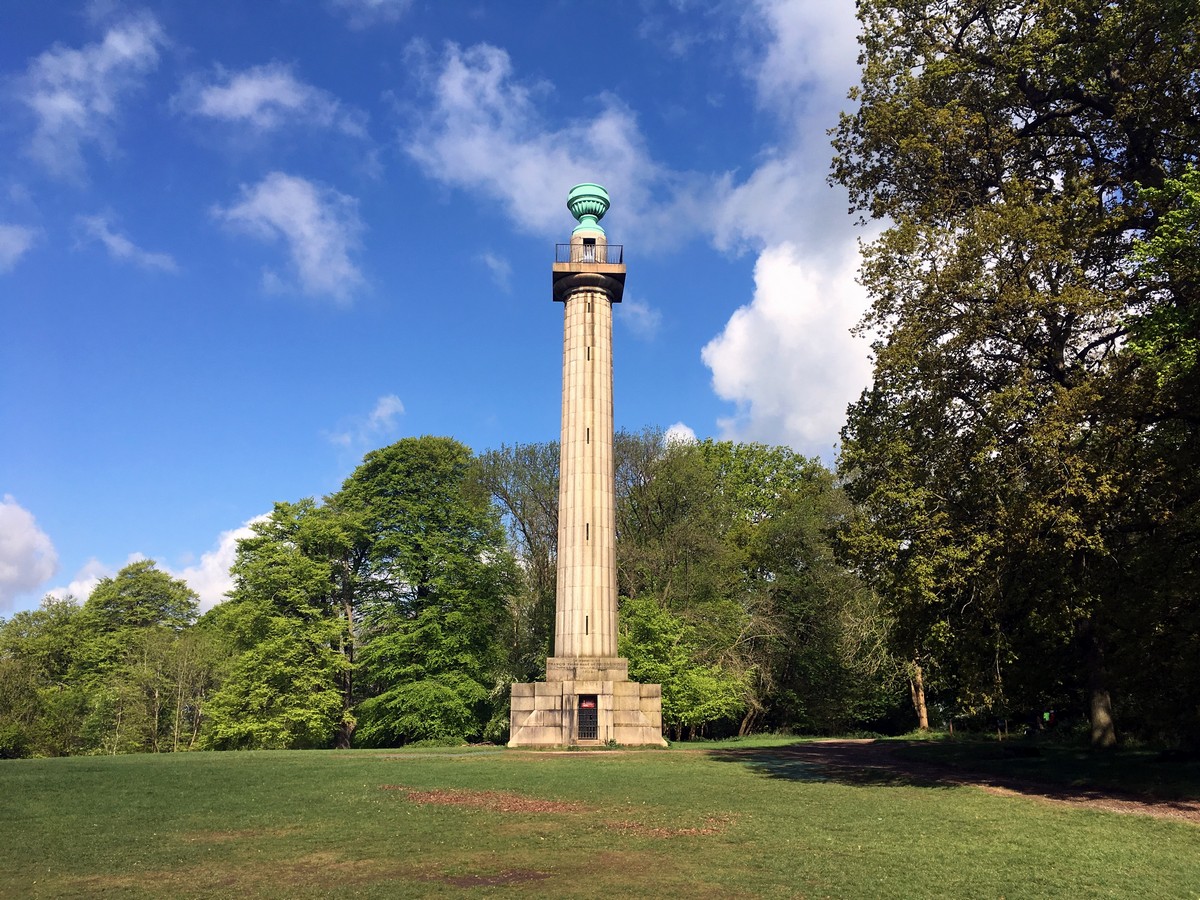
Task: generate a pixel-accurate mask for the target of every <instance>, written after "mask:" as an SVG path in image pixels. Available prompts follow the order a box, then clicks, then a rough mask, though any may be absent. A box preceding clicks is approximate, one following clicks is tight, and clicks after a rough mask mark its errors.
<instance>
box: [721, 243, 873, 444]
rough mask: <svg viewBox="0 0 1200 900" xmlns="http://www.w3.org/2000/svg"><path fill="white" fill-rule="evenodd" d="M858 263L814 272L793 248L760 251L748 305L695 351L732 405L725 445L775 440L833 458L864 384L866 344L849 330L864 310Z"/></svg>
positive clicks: (724, 423) (846, 261)
mask: <svg viewBox="0 0 1200 900" xmlns="http://www.w3.org/2000/svg"><path fill="white" fill-rule="evenodd" d="M857 264H858V259H857V256H855V255H853V254H848V255H846V256H845V257H843V258H842V259H841V260H840V265H831V266H827V267H824V268H817V267H815V266H813V265H812V264H811V263H810V262H809V261H807V260H806V259H804V257H803V256H802V255H801V254H800V252H799V251H798V250H797V249H796V247H794V246H792V245H791V244H781V245H779V246H775V247H770V248H768V249H767V250H765V251H764V252H763V253H762V255H761V256H759V258H758V262H757V264H756V265H755V268H754V282H755V290H754V299H753V301H752V302H751V303H750V304H749V305H748V306H743V307H741V308H740V309H738V310H737V311H736V312H735V313H734V314H733V316H732V317H731V318H730V319H729V322H728V323H727V324H726V325H725V329H724V330H723V331H722V332H721V334H719V335H718V336H717V337H715V338H713V339H712V340H711V341H710V342H709V343H708V344H707V345H706V346H705V347H704V349H703V351H701V358H702V359H703V360H704V363H705V364H706V365H707V366H708V367H709V368H710V369H712V373H713V389H714V390H715V391H716V393H717V395H718V396H719V397H721V398H722V399H725V400H729V401H732V402H733V403H735V404H736V407H737V414H736V415H735V416H733V417H730V418H727V419H723V420H721V421H720V423H719V424H720V426H721V428H722V431H723V433H724V436H725V437H728V438H735V439H748V440H756V441H764V442H774V441H780V442H783V443H786V444H790V445H791V446H793V447H796V448H797V449H799V450H801V451H802V452H805V453H809V454H819V455H821V456H823V457H825V458H826V459H829V458H831V456H832V449H833V443H834V441H835V440H836V436H837V433H838V431H839V429H840V427H841V425H842V422H843V420H844V418H845V412H846V405H847V404H848V403H849V402H850V401H852V400H853V399H855V397H856V396H857V395H858V393H859V392H860V391H861V390H862V388H863V387H865V386H866V384H867V382H868V381H869V377H870V364H869V362H868V359H867V351H866V348H865V346H864V344H865V342H864V341H862V340H861V339H859V338H855V337H853V336H852V335H851V334H850V333H849V331H850V328H851V327H852V326H853V325H854V324H855V323H856V322H857V321H858V319H859V317H860V315H861V313H862V311H863V309H864V308H865V305H866V299H865V297H864V296H863V291H862V288H861V287H859V286H858V284H856V283H855V280H854V270H855V268H856V267H857Z"/></svg>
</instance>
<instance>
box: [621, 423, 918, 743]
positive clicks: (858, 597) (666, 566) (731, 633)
mask: <svg viewBox="0 0 1200 900" xmlns="http://www.w3.org/2000/svg"><path fill="white" fill-rule="evenodd" d="M639 445H640V446H639ZM656 446H657V449H653V448H655V447H656ZM618 447H621V448H622V452H621V455H620V456H619V457H618V459H619V460H620V461H621V464H620V466H619V468H618V473H619V474H618V507H617V519H618V521H617V529H618V544H617V564H618V570H619V571H618V576H619V582H620V586H621V591H622V593H623V594H624V595H625V596H629V597H637V598H639V600H638V602H635V603H634V605H633V606H632V607H631V609H632V610H633V614H634V615H635V616H639V615H641V614H642V613H643V612H644V609H643V608H642V607H640V606H639V605H638V604H639V603H640V602H643V601H646V600H647V599H648V598H653V600H654V601H657V603H658V605H659V607H660V608H661V611H662V613H663V615H669V616H671V617H674V619H675V620H677V621H678V623H679V627H682V628H683V629H685V633H686V635H687V638H686V640H684V641H682V642H681V643H680V644H679V645H678V646H676V648H675V650H674V651H673V652H674V653H675V654H676V658H677V656H678V654H679V653H680V652H681V651H680V647H683V648H685V650H686V653H687V654H688V657H689V662H688V665H689V666H690V670H691V671H692V672H693V673H694V674H695V679H696V681H695V683H694V685H695V690H694V691H693V692H692V696H693V699H692V700H690V701H688V702H689V703H691V704H692V707H691V708H692V709H696V710H704V711H705V712H704V714H703V715H697V714H696V713H695V712H688V713H687V714H686V718H684V717H683V716H684V713H683V710H684V709H685V708H688V707H687V704H686V703H683V702H682V698H683V697H685V696H688V692H689V691H691V690H692V689H691V688H689V689H686V690H685V689H684V687H683V686H682V681H681V680H680V676H679V675H675V674H673V675H672V676H671V678H672V679H673V681H674V683H677V684H679V685H680V687H679V689H678V693H677V695H676V696H678V697H679V698H681V701H680V706H679V711H678V712H673V715H676V716H679V718H677V719H675V720H674V721H675V722H677V723H678V724H681V725H687V726H688V728H689V729H691V728H693V727H696V726H702V725H703V724H705V723H712V722H716V721H719V720H720V719H723V718H726V717H728V716H729V715H731V713H732V709H733V708H732V706H731V705H730V704H728V703H726V702H725V701H724V700H721V701H720V702H716V703H712V704H708V703H706V702H704V701H703V700H702V699H700V698H701V697H702V695H703V694H704V692H705V691H708V692H712V693H714V694H715V695H717V696H721V697H724V696H725V693H726V691H727V690H728V685H729V684H732V683H736V684H740V685H741V686H742V693H741V707H742V713H741V721H740V722H739V723H738V725H737V727H738V728H739V730H740V731H742V732H749V731H752V730H755V729H758V728H764V727H765V728H777V729H797V730H800V729H802V730H810V731H812V730H816V731H836V730H838V729H840V728H844V727H846V725H847V724H848V723H850V722H854V721H862V720H864V719H866V720H870V719H872V718H875V717H876V716H877V715H879V714H880V713H881V712H883V711H885V710H886V709H887V708H888V707H889V706H891V705H892V704H893V703H894V698H895V696H896V692H895V687H896V685H895V682H894V679H893V678H892V677H891V676H892V673H893V672H894V669H895V666H894V664H893V663H892V662H891V660H890V657H889V656H888V654H887V653H886V651H885V650H884V649H883V647H882V643H883V633H884V631H885V629H886V624H887V623H886V621H885V620H884V619H883V617H882V616H881V615H879V612H878V610H877V607H876V603H875V598H874V597H873V596H872V595H871V594H870V592H868V591H867V590H866V589H865V588H864V587H863V586H862V584H861V583H860V582H859V580H858V579H857V577H856V576H854V575H853V574H852V573H851V572H849V571H847V570H846V569H845V568H844V567H843V566H842V565H841V564H840V563H839V562H838V561H837V559H836V558H835V556H834V552H833V537H832V532H833V529H834V528H835V527H836V526H837V525H838V524H839V523H841V522H842V521H844V520H845V519H846V518H847V517H849V516H851V515H852V514H853V510H852V509H851V508H850V506H849V505H848V503H847V502H846V500H845V498H844V497H843V496H842V495H841V492H840V490H839V489H838V488H837V487H836V485H835V484H834V481H833V477H832V475H831V473H829V472H828V471H827V470H826V469H825V468H824V467H823V466H821V465H820V463H818V462H817V461H815V460H809V459H805V458H804V457H803V456H800V455H798V454H796V453H794V452H793V451H791V450H789V449H787V448H786V447H766V446H763V445H759V444H733V443H729V442H713V441H705V442H701V443H698V444H673V445H670V446H663V444H662V442H661V437H660V436H658V435H656V434H654V433H649V434H646V435H642V436H640V438H635V437H633V436H628V435H626V436H624V437H623V439H622V441H619V442H618ZM627 605H628V601H627ZM623 615H625V613H623ZM653 621H654V619H653V617H651V618H650V619H648V622H653ZM658 621H659V622H660V623H661V624H660V625H659V626H657V627H656V628H651V629H649V630H646V631H642V630H640V628H639V630H638V631H636V632H634V631H630V632H628V633H627V635H626V644H625V646H626V648H627V649H626V650H623V652H626V653H628V655H629V656H630V658H631V660H633V659H634V658H645V659H646V660H647V661H650V660H657V661H659V662H660V663H661V664H665V669H664V671H667V672H671V671H672V664H671V663H668V658H669V657H667V656H664V655H663V651H662V648H661V647H660V646H656V644H655V641H656V640H657V638H655V637H654V635H655V634H656V633H658V632H659V631H661V628H662V627H665V625H666V624H667V623H668V622H669V620H667V619H660V620H658ZM622 627H623V628H624V626H622ZM666 633H670V630H669V629H668V631H667V632H666ZM643 640H645V641H648V642H649V643H648V646H647V647H646V649H645V650H640V649H639V648H638V644H639V643H640V642H641V641H643ZM679 664H680V665H682V663H679ZM664 677H665V676H664ZM647 678H648V676H647ZM710 678H711V679H712V680H710V681H708V682H707V683H706V684H704V686H703V690H701V689H700V685H701V682H703V681H705V679H710ZM663 683H664V691H665V690H666V687H665V685H666V682H663ZM672 702H674V701H672ZM666 703H667V699H666V697H665V696H664V704H666Z"/></svg>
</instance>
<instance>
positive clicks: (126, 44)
mask: <svg viewBox="0 0 1200 900" xmlns="http://www.w3.org/2000/svg"><path fill="white" fill-rule="evenodd" d="M164 42H165V37H164V35H163V31H162V29H161V28H160V27H159V24H158V22H157V21H156V20H155V19H154V17H153V16H150V15H142V16H139V17H136V18H133V19H130V20H128V21H126V22H124V23H122V24H121V25H117V26H115V27H113V28H111V29H110V30H109V31H108V33H107V34H105V36H104V39H103V40H102V41H100V42H99V43H95V44H88V45H86V46H84V47H83V48H81V49H78V50H75V49H71V48H69V47H61V46H56V47H54V48H52V49H50V50H47V51H46V52H44V53H42V54H41V55H40V56H39V57H38V58H37V59H35V60H34V61H33V62H32V63H30V64H29V68H28V69H27V70H26V72H25V75H24V76H23V77H22V78H20V79H19V80H18V82H17V96H18V98H19V99H20V101H21V102H22V103H24V104H25V105H26V106H27V107H28V108H29V109H30V111H31V112H32V113H33V115H34V118H35V119H36V122H37V124H36V127H35V129H34V133H33V136H32V138H31V139H30V142H29V146H28V148H27V152H28V154H29V155H30V156H31V157H32V158H33V159H34V160H35V161H36V162H38V163H39V164H40V165H41V166H43V167H44V168H45V169H46V170H47V171H48V172H50V173H51V174H52V175H54V176H56V177H60V178H71V179H80V178H82V176H83V172H84V159H83V151H84V147H85V146H87V145H89V144H95V145H98V146H99V147H100V148H101V149H102V150H105V151H111V150H112V149H113V137H112V129H113V125H114V124H115V122H116V120H117V118H118V116H119V114H120V106H121V102H122V100H123V99H124V97H125V96H126V95H127V94H128V93H129V92H130V91H131V90H133V89H134V88H136V87H137V86H138V84H139V83H140V77H141V76H143V75H144V74H145V73H146V72H149V71H150V70H152V69H154V67H155V66H157V65H158V51H159V47H160V46H161V45H162V44H163V43H164Z"/></svg>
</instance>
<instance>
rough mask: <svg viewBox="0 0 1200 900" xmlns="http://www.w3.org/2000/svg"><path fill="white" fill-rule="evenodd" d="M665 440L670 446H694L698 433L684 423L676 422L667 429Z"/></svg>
mask: <svg viewBox="0 0 1200 900" xmlns="http://www.w3.org/2000/svg"><path fill="white" fill-rule="evenodd" d="M663 439H664V440H665V441H666V442H667V443H668V444H694V443H696V432H695V431H693V430H692V429H691V428H689V427H688V426H687V425H685V424H683V422H676V423H675V424H674V425H672V426H671V427H670V428H668V429H667V431H666V433H665V434H664V435H663Z"/></svg>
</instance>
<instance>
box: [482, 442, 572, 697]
mask: <svg viewBox="0 0 1200 900" xmlns="http://www.w3.org/2000/svg"><path fill="white" fill-rule="evenodd" d="M558 465H559V448H558V442H557V441H549V442H546V443H541V444H516V445H514V446H512V447H507V446H504V447H501V448H500V449H499V450H489V451H488V452H486V453H484V454H483V455H482V456H480V457H479V459H478V461H477V465H476V477H477V478H478V479H479V483H480V485H481V486H482V488H483V490H485V491H486V492H487V493H488V494H490V495H491V498H492V502H493V503H494V504H496V505H497V506H498V507H499V509H500V512H501V515H502V517H503V519H504V522H505V525H506V527H507V530H508V543H509V546H510V547H511V548H512V551H513V553H514V554H515V555H516V558H517V563H518V565H517V575H518V577H519V579H520V589H519V590H517V591H516V592H514V595H513V606H512V624H513V642H512V651H511V654H510V660H511V664H510V669H511V674H512V677H513V680H514V681H518V682H529V681H537V680H538V679H540V678H543V677H545V674H546V657H547V656H553V655H554V616H555V608H554V603H555V591H556V589H557V584H556V582H557V578H558V488H559V484H558Z"/></svg>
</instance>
